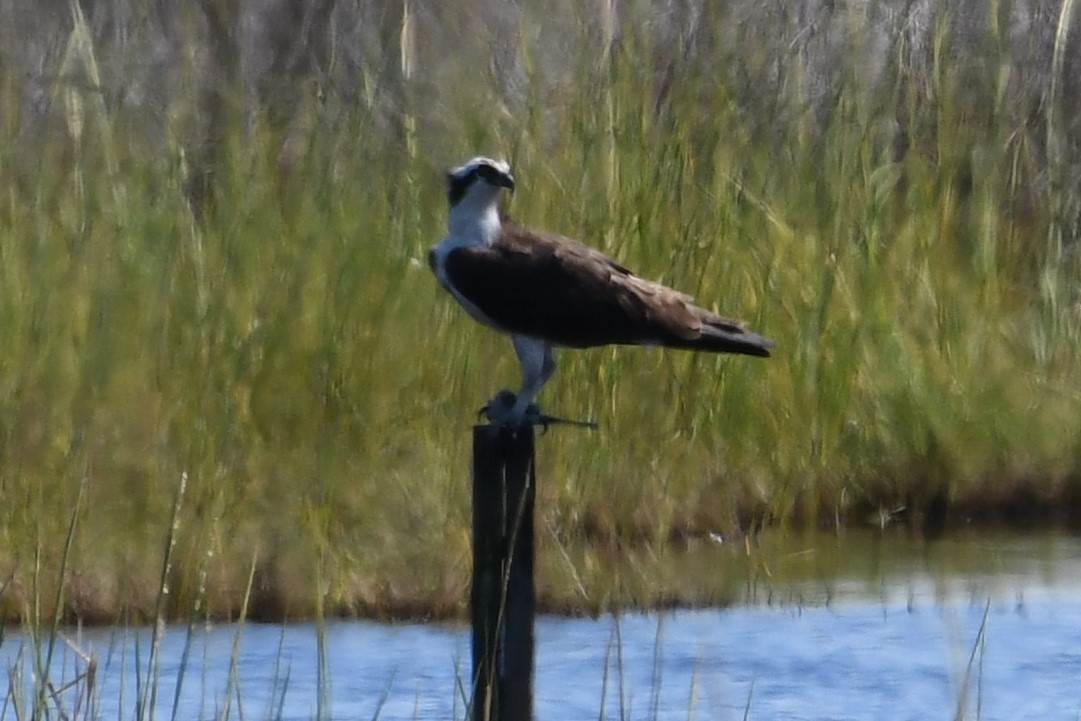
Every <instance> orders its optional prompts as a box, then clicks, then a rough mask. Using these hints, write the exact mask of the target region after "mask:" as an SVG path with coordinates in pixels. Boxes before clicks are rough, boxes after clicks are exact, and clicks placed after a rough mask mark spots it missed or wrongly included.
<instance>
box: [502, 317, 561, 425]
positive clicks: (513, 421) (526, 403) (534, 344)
mask: <svg viewBox="0 0 1081 721" xmlns="http://www.w3.org/2000/svg"><path fill="white" fill-rule="evenodd" d="M511 339H512V341H513V342H514V352H515V353H516V354H517V355H518V362H519V363H521V364H522V387H521V388H520V389H519V390H518V395H517V397H516V398H515V399H514V405H513V406H512V407H511V409H510V412H509V414H508V418H507V420H508V421H509V424H510V425H515V426H521V425H525V424H526V423H527V422H528V420H529V418H528V416H529V410H530V408H533V409H534V411H535V413H536V414H537V415H538V416H539V415H540V408H538V407H537V406H536V404H535V403H534V402H533V401H534V400H535V399H536V397H537V394H538V393H540V390H541V388H543V387H544V384H545V383H547V382H548V379H549V378H551V377H552V374H553V373H555V371H556V363H555V359H554V358H553V357H552V346H551V345H549V344H548V343H545V342H544V341H542V340H537V339H536V338H529V337H526V336H521V335H515V336H511Z"/></svg>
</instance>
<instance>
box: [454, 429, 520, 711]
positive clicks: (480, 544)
mask: <svg viewBox="0 0 1081 721" xmlns="http://www.w3.org/2000/svg"><path fill="white" fill-rule="evenodd" d="M533 440H534V434H533V428H532V427H528V428H523V429H521V430H519V431H517V432H516V433H515V432H512V431H509V430H507V429H505V428H503V427H500V426H497V425H478V426H474V427H473V588H472V595H471V603H472V622H473V676H472V681H473V686H472V688H473V697H472V700H471V705H470V708H471V713H470V718H471V720H472V721H532V720H533V620H534V615H535V606H536V599H535V595H534V586H533V503H534V498H535V496H536V483H535V465H534V459H533Z"/></svg>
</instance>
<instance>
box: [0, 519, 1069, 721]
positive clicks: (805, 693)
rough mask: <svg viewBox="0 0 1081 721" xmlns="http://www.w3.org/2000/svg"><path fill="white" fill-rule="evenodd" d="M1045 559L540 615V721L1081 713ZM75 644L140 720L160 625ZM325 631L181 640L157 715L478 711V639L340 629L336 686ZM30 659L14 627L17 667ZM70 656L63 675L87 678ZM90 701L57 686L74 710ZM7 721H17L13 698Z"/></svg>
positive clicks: (1057, 568) (166, 671)
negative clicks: (467, 703)
mask: <svg viewBox="0 0 1081 721" xmlns="http://www.w3.org/2000/svg"><path fill="white" fill-rule="evenodd" d="M1041 548H1042V550H1041V552H1040V557H1039V558H1038V559H1037V558H1034V557H1033V556H1032V549H1031V548H1029V549H1028V551H1027V552H1023V551H1024V548H1023V547H1022V549H1021V550H1018V546H1017V545H1016V544H1010V545H1009V546H1008V547H1007V549H1006V550H1007V551H1009V552H1008V553H1006V555H1005V557H1006V558H1007V559H1012V560H1007V561H1005V562H1003V561H1002V558H1003V556H1002V555H1001V554H1000V556H999V562H998V563H997V564H995V565H996V568H997V570H996V571H994V572H989V571H987V570H986V569H981V570H980V571H978V572H972V573H963V572H953V573H951V574H949V575H948V576H946V577H943V576H942V575H941V574H939V573H935V572H931V571H930V570H928V569H930V568H932V567H933V566H934V564H933V563H932V562H931V561H928V563H927V565H926V566H925V568H924V569H922V570H921V569H916V568H909V569H908V571H907V572H906V573H905V574H904V575H903V576H895V577H892V578H890V579H882V578H867V577H866V576H861V575H859V574H851V575H848V576H845V575H844V574H841V575H839V576H837V577H834V578H832V579H819V580H817V581H801V582H799V583H797V584H795V585H794V586H793V587H792V588H790V589H789V591H790V593H789V594H787V596H786V597H789V598H791V597H793V596H798V597H799V598H803V599H809V600H810V601H811V605H808V604H807V603H806V602H804V603H800V604H791V603H785V604H783V605H779V606H771V605H764V604H758V605H751V606H737V607H731V608H726V609H703V610H693V611H691V610H684V611H674V612H664V613H654V614H648V615H643V614H625V615H622V616H619V617H613V616H605V617H602V618H600V619H597V620H589V619H568V618H558V617H542V618H540V619H538V621H537V629H536V634H537V677H536V711H537V718H538V719H540V720H541V721H556V720H560V721H562V720H564V719H571V720H576V719H582V720H587V719H598V718H608V719H619V718H628V719H653V718H658V719H671V720H675V719H679V720H684V719H742V718H743V717H744V712H745V710H746V709H747V708H749V718H752V719H801V720H808V719H810V720H815V719H823V720H825V719H831V720H832V719H874V720H875V721H883V720H885V721H890V720H894V719H896V720H898V721H902V720H904V721H907V720H909V719H912V720H915V719H919V720H921V721H923V720H927V719H953V718H954V717H955V715H956V713H957V711H958V708H959V705H960V707H961V708H962V709H963V711H964V713H965V717H966V718H976V717H977V715H978V716H979V717H980V718H985V719H1011V720H1012V719H1024V718H1032V719H1064V720H1065V719H1071V720H1072V719H1078V718H1081V683H1079V681H1081V582H1079V581H1081V543H1079V542H1077V541H1074V540H1069V539H1059V540H1057V541H1056V542H1055V543H1054V544H1053V546H1051V549H1052V550H1051V552H1050V554H1049V553H1048V547H1047V546H1046V545H1045V546H1042V547H1041ZM1000 550H1002V549H1000ZM1026 558H1027V560H1025V559H1026ZM981 629H982V631H981ZM72 635H73V636H77V637H73V638H72V642H73V644H75V645H77V646H78V647H79V648H80V649H82V650H83V651H84V652H90V653H92V654H93V655H94V656H95V657H96V658H97V659H98V664H99V667H98V671H97V680H96V688H97V708H96V712H97V713H98V714H99V715H100V717H101V718H105V719H116V718H134V717H135V715H136V714H135V708H136V696H137V691H136V684H137V682H136V678H137V673H136V670H135V667H136V664H137V663H138V664H139V665H141V666H142V667H143V668H145V667H146V663H147V658H148V653H149V640H150V632H149V631H148V630H147V629H138V630H126V631H125V630H122V629H120V630H111V629H95V630H90V631H82V632H81V633H78V634H76V633H74V632H73V634H72ZM317 637H318V632H317V628H316V626H315V625H313V624H300V625H291V626H287V627H284V628H283V627H281V626H271V625H247V626H244V627H243V628H239V627H237V626H235V625H219V626H210V627H200V628H198V629H197V630H196V631H195V633H194V634H193V635H192V636H191V637H189V636H188V634H187V630H186V629H185V628H181V627H172V628H170V629H168V631H167V633H166V634H165V637H164V639H163V642H162V647H161V659H162V664H161V672H160V682H159V684H158V692H157V694H158V695H157V703H156V708H157V718H159V719H168V718H170V717H171V716H172V710H173V706H174V697H175V698H176V699H177V708H178V711H177V714H176V718H178V719H195V718H217V717H221V716H222V715H228V717H229V718H245V719H262V718H268V717H279V716H280V717H281V718H285V719H309V718H314V717H316V716H317V714H319V713H320V711H322V712H324V713H325V714H326V716H328V717H331V718H334V719H358V718H359V719H370V718H373V717H375V716H376V715H377V714H378V717H379V718H381V719H388V720H390V719H414V718H416V719H449V718H461V717H462V716H463V713H464V710H463V709H464V703H463V700H462V698H461V694H460V692H456V691H455V689H458V688H460V687H461V686H464V685H467V681H465V679H466V677H467V676H468V666H469V661H468V659H469V640H468V631H467V629H465V628H461V627H455V626H446V625H423V624H417V625H406V624H402V625H388V624H380V623H373V622H335V623H329V624H327V626H326V633H325V636H324V638H325V644H326V646H325V660H326V669H327V673H326V682H325V684H324V687H323V688H322V690H321V689H320V680H319V674H318V668H319V652H318V644H317ZM189 642H190V647H189V651H188V658H187V661H186V662H185V661H183V660H182V659H183V658H184V653H185V645H186V644H188V643H189ZM234 645H235V648H236V653H235V654H234ZM136 647H138V653H136ZM20 648H24V649H25V648H27V646H26V644H25V639H24V638H23V637H21V636H20V635H18V634H11V633H9V634H8V636H7V638H6V639H5V641H4V643H3V645H2V646H0V657H6V662H5V667H9V668H10V666H9V665H8V664H13V663H16V662H15V661H13V659H15V658H16V657H17V654H18V652H19V649H20ZM26 652H27V653H28V651H26ZM57 653H58V658H57V659H56V661H55V663H54V667H55V668H56V669H57V670H56V671H55V672H54V677H59V675H60V673H62V674H63V675H64V677H65V678H69V679H70V678H72V677H74V676H75V675H76V673H77V672H78V670H79V669H81V668H83V666H84V664H83V662H82V661H76V657H75V655H74V653H73V652H72V651H71V650H69V649H67V648H66V647H65V648H64V650H63V651H61V650H58V652H57ZM234 656H235V659H236V665H235V669H233V668H232V664H231V660H232V659H233V658H234ZM970 660H971V662H970ZM16 666H17V664H16ZM182 666H183V667H184V668H185V673H184V675H183V679H182V683H181V684H180V688H179V692H178V691H177V679H178V678H179V677H180V673H179V672H180V669H181V667H182ZM23 667H24V668H26V669H27V674H29V666H28V665H26V664H25V663H24V666H23ZM75 693H76V688H73V689H68V690H66V691H63V692H61V693H60V694H59V695H60V698H61V699H62V702H63V703H65V704H66V707H67V708H68V709H69V710H70V709H71V708H72V707H73V705H74V703H75ZM321 703H323V704H325V707H324V708H322V709H321V708H320V704H321ZM0 718H15V716H14V713H13V711H12V709H11V707H10V706H9V707H7V708H6V709H3V708H2V707H0Z"/></svg>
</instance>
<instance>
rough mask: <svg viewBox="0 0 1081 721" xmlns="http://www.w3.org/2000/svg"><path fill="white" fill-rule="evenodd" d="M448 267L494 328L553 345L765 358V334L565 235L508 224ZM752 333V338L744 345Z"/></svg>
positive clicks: (459, 253)
mask: <svg viewBox="0 0 1081 721" xmlns="http://www.w3.org/2000/svg"><path fill="white" fill-rule="evenodd" d="M447 271H448V273H449V274H450V275H451V276H452V277H453V278H454V283H455V285H456V286H457V287H458V288H459V289H460V290H461V292H462V293H463V294H464V295H465V296H466V297H468V298H469V299H470V300H471V301H472V302H473V303H475V304H476V305H477V306H478V307H479V308H480V309H481V310H482V311H483V312H484V313H485V314H486V315H487V316H488V317H489V318H491V320H492V321H494V322H495V323H496V324H497V325H499V326H500V327H501V328H503V329H504V330H506V331H509V332H512V333H521V334H523V335H529V336H533V337H537V338H542V339H544V340H547V341H549V342H551V343H554V344H556V345H562V346H569V347H579V348H581V347H587V346H595V345H607V344H634V345H645V344H656V345H666V346H674V347H681V348H700V349H703V350H715V351H728V352H737V353H740V352H742V353H753V354H755V355H768V352H767V351H766V350H765V347H766V346H763V345H762V344H761V342H758V341H765V339H764V338H761V336H754V334H748V333H746V332H745V331H743V330H742V327H741V326H740V325H739V324H738V323H737V322H735V321H731V320H729V319H726V318H722V317H721V316H717V315H715V314H712V313H709V312H708V311H705V310H703V309H701V308H697V307H696V306H695V305H694V304H693V302H692V299H691V298H690V296H687V295H685V294H683V293H679V292H678V291H675V290H672V289H671V288H666V287H665V286H663V285H660V284H659V283H653V282H650V281H648V280H644V279H642V278H639V277H637V276H635V275H634V274H632V273H631V272H630V271H629V270H627V269H626V268H624V267H623V266H621V265H619V264H618V263H616V262H615V261H614V260H612V259H611V258H609V257H608V256H606V255H604V254H603V253H601V252H599V251H597V250H594V249H593V248H589V247H588V246H585V245H583V244H581V243H579V242H577V241H574V240H571V239H570V238H564V237H562V236H556V235H550V234H542V233H536V232H533V231H529V230H526V229H524V228H521V227H519V226H516V225H514V224H512V223H509V222H505V223H504V228H503V234H502V236H501V238H500V239H499V240H498V241H497V242H496V243H495V244H493V245H492V246H490V247H479V248H467V249H460V250H456V251H454V252H452V253H451V254H450V255H449V256H448V257H447ZM752 336H753V337H754V338H755V339H758V340H756V341H753V342H751V340H752V339H751V337H752ZM765 342H766V343H768V341H765ZM743 346H747V347H743ZM752 346H753V347H752Z"/></svg>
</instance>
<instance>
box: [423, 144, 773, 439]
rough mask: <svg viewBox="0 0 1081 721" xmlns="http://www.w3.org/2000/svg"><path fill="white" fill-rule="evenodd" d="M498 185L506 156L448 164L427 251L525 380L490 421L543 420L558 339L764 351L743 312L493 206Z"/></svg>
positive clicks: (508, 179)
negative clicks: (507, 345)
mask: <svg viewBox="0 0 1081 721" xmlns="http://www.w3.org/2000/svg"><path fill="white" fill-rule="evenodd" d="M504 188H507V189H508V190H511V191H513V190H514V176H513V175H511V170H510V165H508V164H507V162H506V161H503V160H493V159H491V158H484V157H477V158H473V159H472V160H470V161H469V162H467V163H465V164H464V165H460V166H459V167H457V168H455V169H454V170H451V171H450V172H449V173H448V174H447V200H448V201H449V202H450V214H449V218H448V223H447V225H448V233H447V237H445V238H444V239H443V240H442V241H441V242H440V243H439V244H437V245H436V246H434V247H433V248H432V249H431V251H430V252H429V254H428V263H429V265H430V266H431V268H432V271H433V272H434V273H435V276H436V278H438V279H439V282H440V284H442V286H443V287H444V288H446V289H447V290H448V291H450V294H451V295H453V296H454V298H455V299H456V300H457V301H458V302H459V303H460V304H461V305H462V307H463V308H465V309H466V311H467V312H468V313H469V314H470V315H471V316H473V317H474V318H475V319H476V320H478V321H480V322H481V323H483V324H485V325H487V326H489V327H491V328H494V329H495V330H497V331H500V332H502V333H507V334H509V335H510V337H511V341H512V342H513V343H514V351H515V353H516V354H517V355H518V361H519V363H521V366H522V386H521V388H520V389H519V391H518V393H517V394H514V393H511V392H510V391H506V390H504V391H500V392H499V393H497V394H496V395H495V397H493V398H492V400H491V401H489V402H488V405H487V406H485V408H484V411H485V412H486V413H487V415H488V418H489V419H490V420H491V421H493V422H494V423H498V424H501V425H505V426H508V427H511V428H517V427H520V426H522V425H526V424H537V423H540V422H542V420H543V419H544V418H545V417H542V416H541V414H540V411H539V410H538V409H537V406H536V405H534V403H533V401H534V399H535V398H536V397H537V393H539V392H540V389H541V387H542V386H544V384H545V382H546V381H547V380H548V379H549V378H550V377H551V376H552V374H553V373H554V372H555V369H556V364H555V360H554V359H553V357H552V349H553V348H554V347H556V346H561V347H566V348H588V347H591V346H600V345H610V344H621V345H659V346H665V347H667V348H683V349H688V350H703V351H710V352H713V353H742V354H744V355H753V356H769V348H770V347H771V346H773V341H771V340H769V339H768V338H765V337H763V336H761V335H758V334H757V333H752V332H750V331H748V330H745V329H744V327H743V324H742V323H740V322H739V321H735V320H731V319H729V318H725V317H723V316H720V315H717V314H716V313H713V312H711V311H708V310H706V309H704V308H700V307H699V306H697V305H695V304H694V299H693V298H691V297H690V296H688V295H686V294H684V293H680V292H679V291H676V290H673V289H671V288H668V287H666V286H663V285H661V284H660V283H654V282H652V281H649V280H645V279H643V278H639V277H638V276H636V275H634V274H633V273H631V272H630V271H629V270H627V269H626V268H624V267H623V266H622V265H620V264H619V263H617V262H615V261H614V260H612V259H611V258H609V257H608V256H606V255H604V254H603V253H601V252H600V251H598V250H594V249H593V248H590V247H587V246H585V245H583V244H581V243H579V242H577V241H575V240H571V239H570V238H564V237H563V236H560V235H555V234H552V233H544V232H540V231H536V230H529V229H527V228H523V227H521V226H519V225H516V224H514V223H513V222H511V221H510V220H508V219H507V218H506V217H504V216H503V215H502V214H501V213H500V210H499V196H500V191H502V190H503V189H504ZM549 420H551V419H549Z"/></svg>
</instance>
